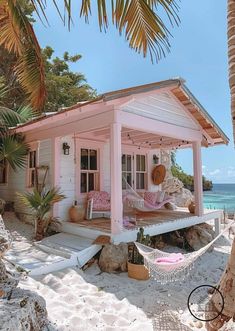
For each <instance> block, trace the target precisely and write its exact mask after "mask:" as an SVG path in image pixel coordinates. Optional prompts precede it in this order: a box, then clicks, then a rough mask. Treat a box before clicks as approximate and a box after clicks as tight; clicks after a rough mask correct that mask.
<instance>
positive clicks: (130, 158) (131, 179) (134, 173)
mask: <svg viewBox="0 0 235 331" xmlns="http://www.w3.org/2000/svg"><path fill="white" fill-rule="evenodd" d="M122 174H123V175H124V177H125V178H126V181H127V183H128V184H129V185H130V186H132V187H133V188H134V189H136V190H144V189H145V187H146V174H147V172H146V156H145V155H144V154H134V153H133V154H123V155H122ZM122 185H123V186H122V188H123V189H125V188H126V185H125V182H124V181H123V184H122Z"/></svg>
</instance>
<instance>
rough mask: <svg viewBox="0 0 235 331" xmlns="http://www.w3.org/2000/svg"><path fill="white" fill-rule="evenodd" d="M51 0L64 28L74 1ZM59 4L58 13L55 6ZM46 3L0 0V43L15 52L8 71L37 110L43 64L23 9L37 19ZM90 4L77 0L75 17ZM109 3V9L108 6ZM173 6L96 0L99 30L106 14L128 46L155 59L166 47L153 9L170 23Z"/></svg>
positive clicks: (160, 0)
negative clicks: (33, 12) (33, 14)
mask: <svg viewBox="0 0 235 331" xmlns="http://www.w3.org/2000/svg"><path fill="white" fill-rule="evenodd" d="M53 4H54V7H55V10H56V11H57V12H58V14H59V15H60V17H61V19H62V20H63V21H64V23H66V21H67V22H68V26H69V27H70V24H71V20H72V5H73V4H74V2H73V1H72V0H64V1H56V0H53ZM62 4H63V5H64V6H63V8H64V13H63V12H62V11H61V10H60V5H62ZM30 5H31V6H32V7H30ZM110 5H111V6H110ZM46 6H47V1H44V2H42V1H41V0H1V1H0V36H1V37H0V46H3V47H4V48H5V49H6V50H7V51H8V52H9V53H11V54H14V56H15V57H16V59H17V64H16V66H14V72H15V73H16V75H17V78H18V80H19V83H20V86H21V87H22V88H23V89H24V90H25V91H26V93H27V95H28V99H29V101H30V103H31V105H32V107H34V108H35V109H37V110H40V109H42V108H43V106H44V105H45V101H46V84H45V69H44V63H43V56H42V54H41V50H40V46H39V44H38V41H37V38H36V36H35V33H34V30H33V27H32V24H31V23H32V19H31V16H29V15H28V14H29V13H30V11H31V10H32V8H33V10H35V11H36V13H37V14H38V17H39V19H40V20H43V18H44V19H45V20H46V21H47V17H46ZM92 6H93V4H92V2H91V1H90V0H82V1H81V6H80V16H82V17H84V18H85V21H86V22H88V19H89V16H90V15H91V12H92V10H93V7H92ZM109 6H110V7H111V10H108V7H109ZM177 9H178V7H177V4H176V0H151V1H147V0H125V1H117V0H116V1H114V0H110V1H105V0H103V1H97V10H98V11H97V15H98V21H99V27H100V29H101V30H102V29H103V30H106V29H107V28H108V24H109V20H110V18H112V22H113V23H114V24H115V26H116V28H117V29H118V31H119V32H120V34H122V33H124V34H125V37H126V40H127V41H128V43H129V46H130V47H131V48H133V49H134V50H135V51H137V52H139V53H142V54H143V55H144V56H146V55H147V54H148V53H149V54H150V57H151V59H152V60H154V59H156V60H159V59H160V58H161V57H162V56H165V53H166V52H168V51H169V49H170V43H169V36H170V32H169V30H168V28H167V26H166V25H165V24H164V22H163V19H162V18H161V17H160V16H159V13H161V15H163V16H164V15H165V17H166V18H167V19H168V20H169V22H170V24H173V23H178V22H179V19H178V16H177ZM109 17H110V18H109Z"/></svg>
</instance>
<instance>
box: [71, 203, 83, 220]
mask: <svg viewBox="0 0 235 331" xmlns="http://www.w3.org/2000/svg"><path fill="white" fill-rule="evenodd" d="M84 217H85V209H84V208H83V207H78V206H71V207H70V208H69V219H70V221H71V222H74V223H76V222H79V221H81V220H83V219H84Z"/></svg>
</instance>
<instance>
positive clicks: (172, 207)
mask: <svg viewBox="0 0 235 331" xmlns="http://www.w3.org/2000/svg"><path fill="white" fill-rule="evenodd" d="M164 207H165V208H166V209H168V210H176V209H177V206H176V205H175V204H174V203H173V202H167V203H166V204H165V206H164Z"/></svg>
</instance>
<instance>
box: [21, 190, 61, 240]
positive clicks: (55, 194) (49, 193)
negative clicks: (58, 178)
mask: <svg viewBox="0 0 235 331" xmlns="http://www.w3.org/2000/svg"><path fill="white" fill-rule="evenodd" d="M18 197H19V199H20V201H21V202H22V203H23V204H24V205H25V206H26V207H28V208H29V209H31V210H32V211H33V212H34V214H35V239H36V240H41V239H42V238H43V237H44V234H45V225H46V223H47V219H46V216H47V214H48V212H49V211H50V210H51V207H52V206H53V205H54V204H55V203H57V202H60V201H62V200H63V199H64V198H65V196H64V195H63V194H62V193H60V192H59V189H58V188H52V189H46V188H45V187H44V188H42V190H39V189H37V188H35V189H34V190H33V192H27V193H24V194H22V193H18Z"/></svg>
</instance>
